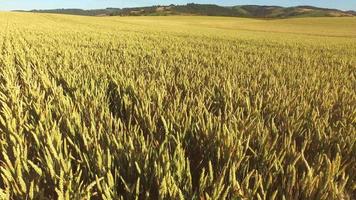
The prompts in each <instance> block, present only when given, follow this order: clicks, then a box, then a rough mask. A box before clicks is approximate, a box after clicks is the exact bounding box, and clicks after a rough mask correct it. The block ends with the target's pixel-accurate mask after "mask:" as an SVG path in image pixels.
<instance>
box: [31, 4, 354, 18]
mask: <svg viewBox="0 0 356 200" xmlns="http://www.w3.org/2000/svg"><path fill="white" fill-rule="evenodd" d="M30 12H38V13H58V14H72V15H86V16H149V15H159V16H163V15H203V16H230V17H249V18H291V17H346V16H356V12H355V11H342V10H337V9H328V8H318V7H313V6H297V7H280V6H258V5H241V6H231V7H225V6H218V5H213V4H194V3H190V4H187V5H169V6H150V7H137V8H123V9H120V8H106V9H97V10H81V9H55V10H32V11H30Z"/></svg>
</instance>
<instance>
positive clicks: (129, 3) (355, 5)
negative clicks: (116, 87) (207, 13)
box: [0, 0, 356, 10]
mask: <svg viewBox="0 0 356 200" xmlns="http://www.w3.org/2000/svg"><path fill="white" fill-rule="evenodd" d="M190 2H194V3H211V4H219V5H243V4H257V5H281V6H295V5H313V6H319V7H327V8H338V9H343V10H356V0H188V1H186V0H126V1H124V0H0V10H15V9H23V10H29V9H50V8H84V9H92V8H106V7H118V8H122V7H135V6H147V5H168V4H186V3H190Z"/></svg>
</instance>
